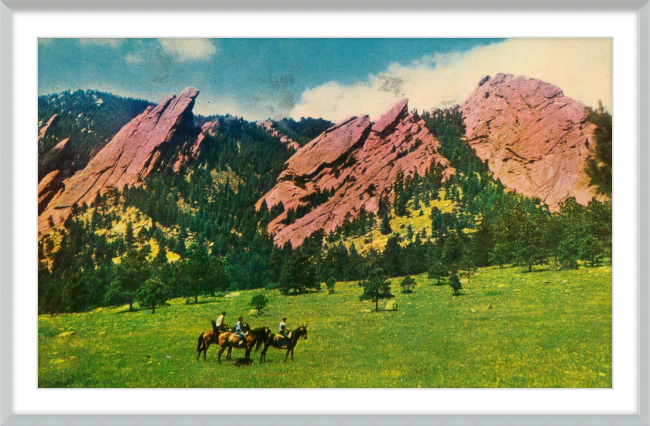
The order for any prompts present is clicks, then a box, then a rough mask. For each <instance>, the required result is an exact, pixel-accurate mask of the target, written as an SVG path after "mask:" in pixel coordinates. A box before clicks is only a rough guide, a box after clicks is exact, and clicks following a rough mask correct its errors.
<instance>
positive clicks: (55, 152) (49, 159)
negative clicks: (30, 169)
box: [38, 138, 70, 182]
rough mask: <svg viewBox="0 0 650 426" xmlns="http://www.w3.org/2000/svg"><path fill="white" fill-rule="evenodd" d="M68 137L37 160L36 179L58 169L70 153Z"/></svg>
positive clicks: (39, 179)
mask: <svg viewBox="0 0 650 426" xmlns="http://www.w3.org/2000/svg"><path fill="white" fill-rule="evenodd" d="M69 142H70V139H68V138H66V139H63V140H62V141H61V142H59V143H57V144H56V146H55V147H54V148H52V149H51V150H49V151H48V152H47V153H46V154H45V155H43V156H42V157H41V158H40V159H39V160H38V181H39V182H40V181H41V179H43V178H44V177H45V176H46V175H48V174H50V173H51V172H52V171H54V170H57V169H60V168H61V166H63V162H64V161H65V160H67V159H68V158H69V155H70V149H69V147H70V143H69Z"/></svg>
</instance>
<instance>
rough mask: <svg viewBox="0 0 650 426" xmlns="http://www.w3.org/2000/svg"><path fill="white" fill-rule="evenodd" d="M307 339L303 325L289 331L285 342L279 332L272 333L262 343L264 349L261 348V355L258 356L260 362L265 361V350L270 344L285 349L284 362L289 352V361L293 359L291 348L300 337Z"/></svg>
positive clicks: (305, 328)
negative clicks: (287, 339)
mask: <svg viewBox="0 0 650 426" xmlns="http://www.w3.org/2000/svg"><path fill="white" fill-rule="evenodd" d="M301 337H302V338H303V339H305V340H306V339H307V327H305V326H304V325H303V326H301V327H298V328H296V329H295V330H293V331H291V332H289V341H288V342H287V343H286V344H285V343H284V341H285V338H284V337H283V336H282V335H280V334H275V335H272V336H271V337H270V338H269V339H268V340H267V341H266V343H265V344H264V349H262V355H261V356H260V362H264V361H266V351H267V350H269V347H270V346H273V347H274V348H276V349H286V350H287V354H286V355H285V357H284V362H287V358H289V353H291V361H293V349H294V348H295V347H296V345H297V344H298V340H300V338H301Z"/></svg>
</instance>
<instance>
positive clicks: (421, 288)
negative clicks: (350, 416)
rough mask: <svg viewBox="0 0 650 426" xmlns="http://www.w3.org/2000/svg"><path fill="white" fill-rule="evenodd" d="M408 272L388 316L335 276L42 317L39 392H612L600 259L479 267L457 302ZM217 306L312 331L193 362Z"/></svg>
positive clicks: (605, 282)
mask: <svg viewBox="0 0 650 426" xmlns="http://www.w3.org/2000/svg"><path fill="white" fill-rule="evenodd" d="M415 279H416V281H417V287H416V289H415V292H414V293H412V294H402V293H400V292H399V290H400V289H399V284H398V283H399V281H401V279H394V280H392V283H393V286H392V288H393V293H394V294H395V295H396V302H397V305H398V310H397V311H392V312H378V313H375V312H362V311H364V310H369V309H372V308H374V303H372V302H370V301H367V302H360V301H359V295H360V294H361V292H362V290H361V288H360V287H358V286H357V285H356V283H338V284H337V286H336V293H335V294H332V295H328V294H327V292H326V291H320V292H317V293H310V294H305V295H300V296H280V294H279V293H278V292H277V291H265V290H259V291H250V292H241V293H240V296H239V297H234V298H218V299H210V298H202V299H201V298H200V299H199V304H197V305H194V304H190V305H186V304H185V300H184V299H175V300H172V301H171V302H170V305H171V306H169V307H164V308H160V309H157V310H156V313H155V315H152V314H151V312H149V311H145V310H140V311H136V312H126V311H127V309H126V307H119V308H104V309H101V308H100V309H97V310H94V311H92V312H88V313H83V314H62V315H56V316H54V317H53V318H50V317H49V316H40V317H39V321H38V342H39V345H38V351H39V358H38V378H39V379H38V380H39V387H116V388H121V387H412V388H415V387H450V388H451V387H604V388H608V387H611V386H612V327H611V325H612V270H611V266H600V267H596V268H581V269H579V270H576V271H563V272H556V271H551V270H540V271H535V272H533V273H525V272H524V271H523V270H522V269H520V268H506V269H499V268H498V267H495V268H487V269H481V270H479V271H478V272H477V273H476V274H475V275H474V276H472V277H471V281H470V282H468V283H467V282H464V284H463V286H464V290H463V291H462V293H463V295H462V296H460V297H453V296H452V295H451V290H450V288H449V287H448V286H436V285H434V284H433V282H432V281H431V280H429V279H428V278H427V277H426V275H421V276H417V277H415ZM258 292H264V293H265V294H266V295H267V297H268V298H269V300H270V303H269V307H268V310H267V312H265V313H263V315H261V316H259V317H258V316H254V315H250V314H248V312H249V311H250V307H249V306H248V303H249V301H250V298H251V297H252V296H253V295H254V294H257V293H258ZM383 304H385V301H384V303H383ZM222 310H226V311H228V318H227V320H228V322H229V323H231V324H234V322H235V319H236V317H237V316H238V315H244V317H245V320H246V321H247V322H249V323H250V324H251V326H253V327H257V326H262V325H265V326H266V325H268V326H272V327H273V329H275V327H277V323H278V322H279V319H280V318H281V317H282V316H283V315H286V316H287V317H288V318H289V327H290V328H292V327H296V326H299V325H301V324H303V323H304V324H306V325H307V326H308V329H309V338H308V340H301V341H300V343H299V344H298V346H297V347H296V350H295V361H294V362H293V363H291V362H288V363H284V362H282V360H283V359H284V352H281V351H279V350H276V349H269V353H268V355H267V358H268V360H269V362H268V363H267V364H259V362H258V360H259V353H257V354H256V353H255V352H253V353H252V357H253V359H254V364H253V366H252V367H250V368H248V367H240V368H235V367H234V366H233V364H232V363H230V362H225V363H223V364H222V365H218V364H217V351H216V350H215V347H214V346H213V347H211V348H210V350H209V351H208V354H207V362H204V361H203V360H202V359H201V361H198V362H197V361H196V345H197V338H198V335H199V334H200V333H201V332H202V331H205V330H208V329H209V328H210V320H212V319H216V317H217V316H218V314H219V313H220V312H221V311H222ZM69 332H73V333H69ZM62 333H64V335H63V336H62V335H61V334H62ZM237 357H243V351H242V350H237V351H234V353H233V358H237Z"/></svg>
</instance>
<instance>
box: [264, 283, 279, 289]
mask: <svg viewBox="0 0 650 426" xmlns="http://www.w3.org/2000/svg"><path fill="white" fill-rule="evenodd" d="M265 288H266V289H267V290H277V289H279V288H280V283H268V284H267V285H266V287H265Z"/></svg>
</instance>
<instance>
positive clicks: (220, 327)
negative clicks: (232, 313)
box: [217, 311, 226, 333]
mask: <svg viewBox="0 0 650 426" xmlns="http://www.w3.org/2000/svg"><path fill="white" fill-rule="evenodd" d="M225 319H226V312H225V311H224V312H222V313H221V315H219V318H217V330H218V331H219V332H220V333H222V332H224V331H226V324H225V323H224V322H223V321H224V320H225Z"/></svg>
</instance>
